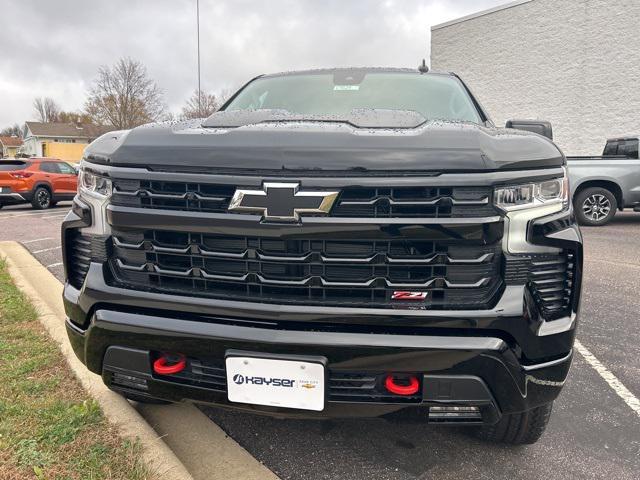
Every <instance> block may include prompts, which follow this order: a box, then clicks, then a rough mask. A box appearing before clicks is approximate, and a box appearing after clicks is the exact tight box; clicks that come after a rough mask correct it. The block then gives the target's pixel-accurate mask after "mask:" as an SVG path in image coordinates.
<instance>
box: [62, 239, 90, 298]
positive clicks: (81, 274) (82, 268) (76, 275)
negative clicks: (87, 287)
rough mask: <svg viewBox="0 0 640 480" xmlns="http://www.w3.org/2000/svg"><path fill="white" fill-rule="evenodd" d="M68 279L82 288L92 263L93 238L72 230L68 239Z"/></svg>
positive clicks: (75, 285)
mask: <svg viewBox="0 0 640 480" xmlns="http://www.w3.org/2000/svg"><path fill="white" fill-rule="evenodd" d="M66 249H67V252H66V254H67V263H66V265H67V277H68V279H69V283H70V284H71V285H73V286H74V287H76V288H80V287H82V284H83V283H84V279H85V277H86V276H87V272H88V271H89V264H90V263H91V237H90V236H86V235H82V234H81V233H80V232H79V231H78V230H70V231H69V232H68V234H67V239H66Z"/></svg>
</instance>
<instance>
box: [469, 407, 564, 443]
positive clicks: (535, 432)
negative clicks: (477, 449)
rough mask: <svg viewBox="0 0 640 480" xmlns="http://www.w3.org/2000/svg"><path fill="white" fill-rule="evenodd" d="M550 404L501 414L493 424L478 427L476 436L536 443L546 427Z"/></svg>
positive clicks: (549, 415) (494, 439) (496, 440)
mask: <svg viewBox="0 0 640 480" xmlns="http://www.w3.org/2000/svg"><path fill="white" fill-rule="evenodd" d="M552 406H553V402H551V403H548V404H546V405H542V406H540V407H536V408H534V409H532V410H527V411H526V412H520V413H512V414H508V415H503V416H502V418H501V419H500V421H499V422H498V423H496V424H495V425H486V426H484V427H480V429H479V430H478V431H477V434H478V437H480V438H481V439H482V440H487V441H490V442H497V443H508V444H510V445H527V444H531V443H536V442H537V441H538V439H539V438H540V437H541V436H542V434H543V433H544V430H545V428H547V423H549V418H550V417H551V408H552Z"/></svg>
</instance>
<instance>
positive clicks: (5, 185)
mask: <svg viewBox="0 0 640 480" xmlns="http://www.w3.org/2000/svg"><path fill="white" fill-rule="evenodd" d="M77 188H78V172H77V171H76V169H75V168H73V167H72V166H71V165H69V164H68V163H66V162H63V161H62V160H58V159H55V158H25V159H19V160H0V208H2V207H3V206H5V205H15V204H18V203H31V205H33V208H35V209H37V210H44V209H47V208H50V207H53V206H54V205H55V204H56V203H57V202H59V201H61V200H72V199H73V197H74V196H75V194H76V190H77Z"/></svg>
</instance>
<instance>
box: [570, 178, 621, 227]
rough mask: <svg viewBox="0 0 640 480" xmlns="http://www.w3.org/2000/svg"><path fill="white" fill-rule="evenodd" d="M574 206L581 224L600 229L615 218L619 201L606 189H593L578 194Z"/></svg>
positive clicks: (586, 189)
mask: <svg viewBox="0 0 640 480" xmlns="http://www.w3.org/2000/svg"><path fill="white" fill-rule="evenodd" d="M573 206H574V209H575V211H576V216H577V217H578V221H579V222H580V224H582V225H592V226H597V227H599V226H602V225H606V224H607V223H609V222H610V221H611V220H612V219H613V217H615V215H616V210H617V209H618V201H617V200H616V197H615V195H614V194H613V193H611V192H610V191H609V190H607V189H606V188H602V187H591V188H585V189H584V190H582V191H580V192H578V194H577V195H576V196H575V198H574V201H573Z"/></svg>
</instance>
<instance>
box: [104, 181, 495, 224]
mask: <svg viewBox="0 0 640 480" xmlns="http://www.w3.org/2000/svg"><path fill="white" fill-rule="evenodd" d="M235 189H236V187H235V185H233V186H232V185H216V184H208V183H183V182H164V181H147V180H143V181H138V180H119V179H115V180H114V194H113V196H112V200H111V201H112V203H113V204H114V205H120V206H130V207H141V208H151V209H165V210H181V211H193V212H209V213H227V212H228V207H229V202H230V201H231V198H232V197H233V194H234V192H235ZM331 215H332V216H334V217H364V218H403V217H408V218H417V217H420V218H456V217H483V216H492V215H496V211H495V209H494V208H493V206H492V203H491V189H489V188H481V187H456V188H442V187H396V188H362V187H348V188H345V189H343V190H342V192H341V194H340V197H339V198H338V200H337V202H336V205H335V206H334V208H333V210H332V212H331Z"/></svg>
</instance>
